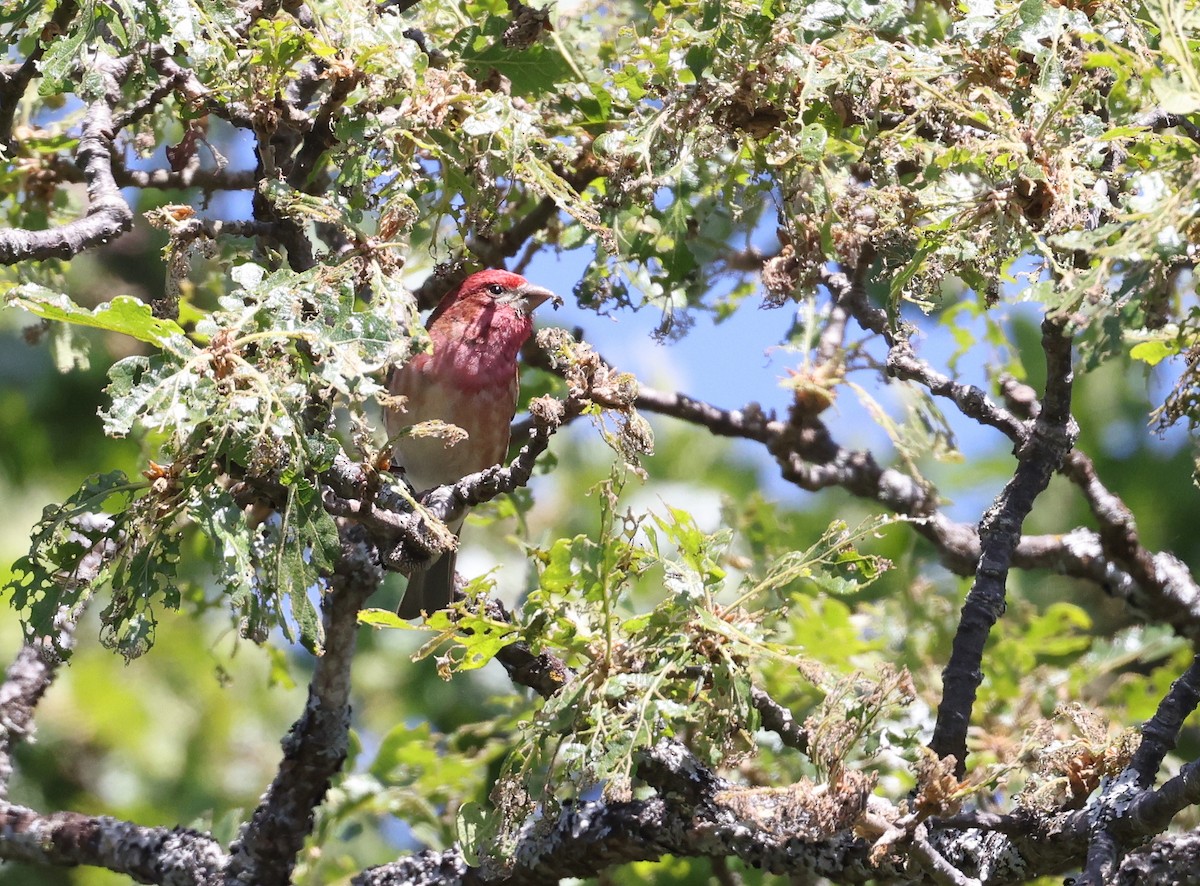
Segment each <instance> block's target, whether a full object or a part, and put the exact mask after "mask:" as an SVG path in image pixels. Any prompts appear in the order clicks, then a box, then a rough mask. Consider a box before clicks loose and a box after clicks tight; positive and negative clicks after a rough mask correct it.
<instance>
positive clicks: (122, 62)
mask: <svg viewBox="0 0 1200 886" xmlns="http://www.w3.org/2000/svg"><path fill="white" fill-rule="evenodd" d="M132 67H133V58H132V57H127V58H123V59H116V60H113V59H107V58H102V59H100V60H98V61H97V62H96V63H95V70H96V71H97V73H99V74H100V75H101V76H102V77H103V78H104V80H105V83H106V93H107V94H106V95H105V97H104V98H102V99H100V100H98V101H95V102H93V103H92V104H91V105H90V106H89V107H88V110H87V113H86V114H85V115H84V118H83V134H82V136H81V137H80V139H79V146H78V148H76V150H75V162H76V163H77V164H79V167H80V169H82V170H83V178H84V181H85V182H87V193H88V208H87V211H86V213H85V214H84V216H83V217H82V218H79V219H76V220H75V221H72V222H67V223H66V224H64V225H59V226H58V227H54V228H50V229H48V230H44V231H30V230H25V229H23V228H10V229H7V230H0V264H6V265H11V264H15V263H17V262H22V261H40V260H43V259H47V258H71V257H73V256H76V255H78V254H79V253H81V252H83V251H84V250H86V249H89V248H91V247H94V246H102V245H104V244H105V243H108V242H110V241H112V240H114V239H116V237H117V236H119V235H120V234H122V233H124V232H125V231H128V230H129V228H130V226H131V225H132V224H133V211H132V210H131V209H130V208H129V205H128V204H127V203H126V202H125V201H124V200H123V199H122V198H121V192H120V189H119V188H118V187H117V183H116V182H115V181H114V180H113V154H114V147H113V138H114V137H115V130H114V128H113V108H114V107H115V106H116V104H117V102H118V101H120V86H119V84H120V81H121V80H123V79H124V78H125V77H126V76H127V75H128V74H129V72H130V70H131V69H132Z"/></svg>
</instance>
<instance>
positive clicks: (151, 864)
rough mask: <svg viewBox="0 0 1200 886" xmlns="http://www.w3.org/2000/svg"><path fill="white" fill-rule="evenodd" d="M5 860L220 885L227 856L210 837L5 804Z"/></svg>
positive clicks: (1, 837) (1, 828)
mask: <svg viewBox="0 0 1200 886" xmlns="http://www.w3.org/2000/svg"><path fill="white" fill-rule="evenodd" d="M0 857H2V858H4V859H6V860H8V861H23V862H26V863H29V864H43V865H56V866H60V867H67V866H69V867H73V866H75V865H81V864H86V865H97V866H99V867H104V868H107V869H108V870H110V871H114V872H116V873H118V874H125V875H127V876H129V877H131V878H132V879H134V880H136V881H137V882H138V883H159V884H163V886H176V884H177V886H219V884H221V883H223V882H224V881H223V880H222V878H221V871H222V869H223V868H224V866H225V860H226V858H225V853H224V852H223V851H222V849H221V846H220V844H219V843H217V841H216V840H214V839H213V838H212V837H210V836H208V835H207V834H201V833H198V832H196V831H192V830H189V829H187V828H143V827H139V826H137V825H135V824H131V823H130V822H127V821H118V820H117V819H115V818H108V817H107V816H98V817H94V818H93V817H92V816H88V815H80V814H79V813H76V812H58V813H55V814H53V815H39V814H38V813H36V812H34V811H33V810H31V809H26V808H25V807H23V806H14V805H12V804H9V803H0Z"/></svg>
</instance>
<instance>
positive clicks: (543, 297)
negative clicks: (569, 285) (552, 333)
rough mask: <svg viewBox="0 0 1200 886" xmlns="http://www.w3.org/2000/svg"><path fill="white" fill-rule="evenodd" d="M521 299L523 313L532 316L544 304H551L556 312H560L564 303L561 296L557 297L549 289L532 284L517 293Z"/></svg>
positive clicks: (526, 285) (527, 284)
mask: <svg viewBox="0 0 1200 886" xmlns="http://www.w3.org/2000/svg"><path fill="white" fill-rule="evenodd" d="M516 295H517V298H518V299H519V302H518V304H519V305H520V307H521V313H523V314H532V313H533V312H534V310H535V309H536V308H537V307H538V305H540V304H542V303H543V302H550V303H551V304H553V305H554V310H556V311H557V310H558V309H559V308H560V307H561V306H562V303H563V300H562V296H561V295H555V294H554V293H553V292H551V291H550V290H549V289H546V288H545V287H543V286H535V285H534V284H532V283H526V284H525V285H524V286H522V287H521V288H520V289H518V290H517V292H516Z"/></svg>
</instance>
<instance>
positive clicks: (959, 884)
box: [912, 823, 981, 886]
mask: <svg viewBox="0 0 1200 886" xmlns="http://www.w3.org/2000/svg"><path fill="white" fill-rule="evenodd" d="M912 848H913V854H914V855H916V857H917V858H918V859H919V860H920V861H921V863H922V864H924V865H925V869H926V870H928V871H929V875H930V876H931V877H932V878H933V881H934V882H935V883H937V884H939V886H980V882H981V881H980V880H978V879H976V878H975V877H967V876H965V875H963V874H962V873H961V872H960V871H959V870H958V869H957V868H955V867H954V865H952V864H950V862H948V861H946V858H945V856H943V855H942V854H941V853H940V852H938V851H937V849H935V848H934V847H933V845H932V844H931V843H930V842H929V830H928V827H927V826H926V825H925V824H924V823H922V824H918V825H917V826H916V828H915V829H914V830H913V835H912Z"/></svg>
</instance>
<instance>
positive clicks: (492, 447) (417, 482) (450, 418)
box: [387, 270, 562, 618]
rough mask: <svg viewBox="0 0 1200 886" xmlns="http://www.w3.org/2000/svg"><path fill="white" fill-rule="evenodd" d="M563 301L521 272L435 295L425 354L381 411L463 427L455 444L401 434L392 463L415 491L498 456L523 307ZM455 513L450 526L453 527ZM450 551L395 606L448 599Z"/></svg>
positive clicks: (396, 426)
mask: <svg viewBox="0 0 1200 886" xmlns="http://www.w3.org/2000/svg"><path fill="white" fill-rule="evenodd" d="M547 300H552V301H553V302H554V303H555V306H557V305H559V304H561V303H562V299H561V298H559V297H558V296H557V295H555V294H554V293H552V292H551V291H550V290H549V289H543V288H542V287H541V286H534V285H533V284H532V283H530V282H529V281H528V280H526V279H525V278H524V277H522V276H521V275H520V274H513V273H510V272H508V271H500V270H489V271H479V272H478V273H475V274H472V275H471V276H470V277H468V278H467V279H466V280H464V281H463V282H462V283H461V284H460V285H459V286H458V288H457V289H454V290H452V291H451V292H450V293H448V294H447V295H446V297H445V298H443V299H442V301H441V303H440V304H439V305H438V306H437V308H436V309H435V310H434V312H433V313H432V314H431V315H430V317H429V322H428V323H427V324H426V328H427V329H428V330H429V337H430V338H431V339H432V340H433V351H432V353H424V354H417V355H416V356H415V357H413V358H412V359H411V360H409V361H408V362H407V363H405V364H404V365H403V366H401V367H400V368H399V369H398V370H396V371H395V372H394V373H392V377H391V381H390V383H389V387H390V389H391V392H392V393H393V394H394V395H397V396H398V397H403V398H404V400H403V402H402V404H401V406H400V407H398V408H396V409H389V410H388V414H387V429H388V434H389V435H390V436H393V437H394V436H395V435H396V434H397V433H398V432H399V431H401V430H403V429H404V428H406V427H408V426H410V425H414V424H416V423H417V422H423V421H433V420H441V421H444V422H449V423H450V424H453V425H457V426H458V427H460V428H462V429H463V430H464V431H466V432H467V439H465V440H460V441H459V442H457V443H455V444H454V445H447V442H446V441H445V440H443V439H441V438H438V437H417V436H404V437H400V438H399V439H398V440H397V442H396V446H395V452H394V457H393V464H394V465H395V466H396V467H397V468H401V469H403V472H404V476H405V477H406V478H407V479H408V481H409V482H410V483H411V484H412V485H413V488H414V489H415V490H416V491H417V492H418V493H421V492H424V491H425V490H427V489H431V488H433V487H434V486H441V485H443V484H446V483H454V482H456V481H458V480H460V479H461V478H463V477H465V476H466V475H467V474H473V473H475V472H476V471H482V470H483V469H484V468H488V467H491V466H492V465H494V464H498V463H500V462H501V461H502V460H503V459H504V456H505V455H506V454H507V452H508V429H509V425H510V424H511V422H512V419H513V415H514V414H515V413H516V411H517V393H518V387H519V386H518V379H517V353H518V352H519V351H520V350H521V346H522V345H524V344H525V342H526V341H527V340H528V339H529V336H530V334H531V333H532V332H533V320H532V319H531V318H530V315H531V314H532V313H533V310H534V309H535V308H536V307H537V306H538V305H540V304H542V302H544V301H547ZM462 522H463V521H462V519H461V518H460V519H459V520H458V521H457V523H456V524H454V525H452V526H451V527H450V528H451V529H452V530H453V531H454V532H455V534H456V535H457V534H458V533H459V531H460V530H461V528H462ZM455 559H456V552H455V551H450V552H449V553H446V554H443V555H442V556H441V557H440V558H439V559H438V560H436V561H435V562H434V563H433V564H431V565H430V566H429V568H428V569H425V570H423V571H421V572H415V573H413V575H412V576H411V577H410V578H409V580H408V590H407V591H405V594H404V600H403V601H402V602H401V604H400V608H399V609H398V610H397V612H398V614H399V615H400V617H401V618H415V617H417V616H418V615H420V614H421V612H422V611H424V612H429V613H432V612H434V611H436V610H438V609H441V608H443V607H445V606H448V605H449V604H450V599H451V597H452V596H453V593H454V564H455Z"/></svg>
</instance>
